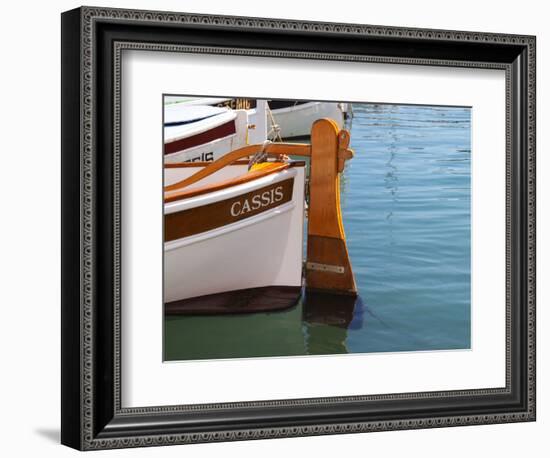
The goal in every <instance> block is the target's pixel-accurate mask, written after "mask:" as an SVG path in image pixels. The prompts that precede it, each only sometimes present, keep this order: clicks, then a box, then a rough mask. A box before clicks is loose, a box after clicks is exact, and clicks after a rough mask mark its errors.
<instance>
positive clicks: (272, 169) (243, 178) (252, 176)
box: [164, 162, 289, 203]
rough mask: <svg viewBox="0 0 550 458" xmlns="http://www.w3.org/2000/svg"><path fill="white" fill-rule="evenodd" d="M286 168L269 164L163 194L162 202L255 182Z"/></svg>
mask: <svg viewBox="0 0 550 458" xmlns="http://www.w3.org/2000/svg"><path fill="white" fill-rule="evenodd" d="M287 168H289V164H286V163H284V162H273V165H271V164H270V166H269V167H266V168H263V169H261V170H257V171H252V172H249V173H246V174H244V175H240V176H238V177H235V178H229V179H227V180H223V181H219V182H217V183H212V184H209V185H205V186H201V187H198V188H192V189H183V190H181V191H179V192H178V191H173V194H170V195H166V194H165V196H164V202H165V203H169V202H174V201H176V200H181V199H187V198H189V197H195V196H200V195H202V194H208V193H210V192H214V191H220V190H222V189H226V188H231V187H233V186H237V185H240V184H243V183H248V182H250V181H253V180H257V179H258V178H262V177H264V176H267V175H271V174H273V173H277V172H280V171H282V170H285V169H287Z"/></svg>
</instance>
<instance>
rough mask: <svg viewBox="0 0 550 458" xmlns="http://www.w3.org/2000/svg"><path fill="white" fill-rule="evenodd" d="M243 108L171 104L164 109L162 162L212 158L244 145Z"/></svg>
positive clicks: (246, 124) (246, 129) (244, 112)
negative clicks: (232, 108)
mask: <svg viewBox="0 0 550 458" xmlns="http://www.w3.org/2000/svg"><path fill="white" fill-rule="evenodd" d="M247 131H248V116H247V114H246V111H244V110H236V111H234V110H231V109H229V108H220V107H211V106H203V105H197V106H194V105H191V106H189V105H185V104H179V103H178V104H172V105H165V108H164V162H165V163H168V164H169V163H177V162H196V161H213V160H215V159H217V158H218V157H220V156H223V155H224V154H226V153H227V152H229V151H232V150H234V149H237V148H240V147H242V146H244V145H246V137H247Z"/></svg>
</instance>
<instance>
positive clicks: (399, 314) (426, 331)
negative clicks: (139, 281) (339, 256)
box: [165, 104, 471, 360]
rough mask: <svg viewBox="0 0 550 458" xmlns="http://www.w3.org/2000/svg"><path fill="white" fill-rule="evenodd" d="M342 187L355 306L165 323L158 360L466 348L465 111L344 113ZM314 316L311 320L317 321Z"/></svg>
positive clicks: (400, 108) (389, 108) (301, 307)
mask: <svg viewBox="0 0 550 458" xmlns="http://www.w3.org/2000/svg"><path fill="white" fill-rule="evenodd" d="M353 113H354V116H353V119H352V120H351V122H350V123H349V125H348V126H347V127H348V129H350V131H351V146H352V148H353V149H354V150H355V157H354V158H353V159H352V160H351V161H348V163H347V166H346V169H345V171H344V173H343V175H342V180H341V199H342V212H343V218H344V226H345V230H346V236H347V243H348V250H349V253H350V257H351V262H352V265H353V270H354V273H355V277H356V282H357V286H358V289H359V298H358V299H357V300H356V301H355V302H352V303H351V304H349V303H348V304H343V305H342V306H341V308H340V309H339V310H333V309H329V311H326V310H325V312H323V313H321V314H315V313H313V312H312V310H313V311H315V310H318V307H317V308H316V307H315V304H312V300H309V299H308V298H306V299H305V300H304V301H302V302H301V303H299V304H298V305H297V306H296V307H294V308H292V309H289V310H286V311H282V312H274V313H255V314H248V315H233V316H227V315H225V316H211V317H169V318H167V319H166V321H165V359H166V360H185V359H205V358H206V359H210V358H236V357H265V356H291V355H314V354H317V355H319V354H336V353H367V352H390V351H391V352H396V351H419V350H448V349H466V348H469V347H470V154H471V151H470V132H471V131H470V109H469V108H460V107H421V106H405V105H375V104H354V105H353ZM316 315H318V316H316Z"/></svg>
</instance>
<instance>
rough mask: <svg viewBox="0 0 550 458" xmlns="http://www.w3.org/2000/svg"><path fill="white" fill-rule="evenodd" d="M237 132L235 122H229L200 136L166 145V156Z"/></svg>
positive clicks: (192, 136)
mask: <svg viewBox="0 0 550 458" xmlns="http://www.w3.org/2000/svg"><path fill="white" fill-rule="evenodd" d="M235 132H236V129H235V121H234V120H233V121H229V122H226V123H224V124H221V125H219V126H216V127H214V128H212V129H208V130H207V131H205V132H201V133H200V134H196V135H191V136H190V137H185V138H180V139H179V140H174V141H172V142H167V143H165V144H164V154H172V153H177V152H178V151H183V150H186V149H189V148H193V147H195V146H199V145H204V144H205V143H210V142H211V141H214V140H217V139H218V138H223V137H227V136H229V135H233V134H234V133H235Z"/></svg>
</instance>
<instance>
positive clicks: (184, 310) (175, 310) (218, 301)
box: [164, 286, 302, 315]
mask: <svg viewBox="0 0 550 458" xmlns="http://www.w3.org/2000/svg"><path fill="white" fill-rule="evenodd" d="M301 293H302V288H301V287H300V286H265V287H261V288H248V289H240V290H237V291H226V292H223V293H218V294H209V295H207V296H200V297H192V298H189V299H183V300H179V301H173V302H168V303H166V304H164V314H165V315H218V314H234V313H251V312H269V311H275V310H284V309H287V308H290V307H293V306H295V305H296V304H297V303H298V300H299V299H300V297H301Z"/></svg>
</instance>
